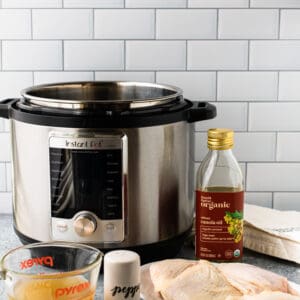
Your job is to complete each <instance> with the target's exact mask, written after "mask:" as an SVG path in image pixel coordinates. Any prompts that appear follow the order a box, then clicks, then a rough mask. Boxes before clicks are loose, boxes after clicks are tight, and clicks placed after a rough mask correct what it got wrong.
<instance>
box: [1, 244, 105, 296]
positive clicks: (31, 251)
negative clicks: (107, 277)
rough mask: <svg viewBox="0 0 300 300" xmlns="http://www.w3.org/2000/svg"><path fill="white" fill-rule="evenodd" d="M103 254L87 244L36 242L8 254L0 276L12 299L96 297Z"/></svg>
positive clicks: (6, 291)
mask: <svg viewBox="0 0 300 300" xmlns="http://www.w3.org/2000/svg"><path fill="white" fill-rule="evenodd" d="M102 257H103V254H102V253H101V252H100V251H99V250H98V249H95V248H92V247H89V246H86V245H81V244H74V243H65V242H50V243H36V244H31V245H27V246H23V247H19V248H16V249H14V250H11V251H9V252H8V253H7V254H6V255H4V257H3V258H2V260H1V262H0V272H1V273H0V275H1V279H2V280H4V282H5V293H6V295H7V298H8V299H9V300H54V299H55V300H71V299H72V300H93V299H94V296H95V291H96V284H97V279H98V275H99V269H100V266H101V262H102ZM0 297H1V299H3V295H2V296H0Z"/></svg>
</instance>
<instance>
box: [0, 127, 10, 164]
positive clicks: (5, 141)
mask: <svg viewBox="0 0 300 300" xmlns="http://www.w3.org/2000/svg"><path fill="white" fill-rule="evenodd" d="M0 145H1V151H0V161H1V162H8V161H10V158H11V155H10V151H11V150H10V148H11V147H10V146H11V145H10V135H9V133H7V132H1V133H0Z"/></svg>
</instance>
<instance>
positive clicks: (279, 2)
mask: <svg viewBox="0 0 300 300" xmlns="http://www.w3.org/2000/svg"><path fill="white" fill-rule="evenodd" d="M250 6H251V7H259V8H267V7H275V8H276V7H278V8H297V7H300V2H299V0H250Z"/></svg>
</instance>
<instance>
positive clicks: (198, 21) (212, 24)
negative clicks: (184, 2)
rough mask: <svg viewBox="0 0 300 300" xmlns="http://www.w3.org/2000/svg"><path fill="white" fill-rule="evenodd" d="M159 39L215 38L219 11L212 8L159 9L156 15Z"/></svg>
mask: <svg viewBox="0 0 300 300" xmlns="http://www.w3.org/2000/svg"><path fill="white" fill-rule="evenodd" d="M156 32H157V38H158V39H215V38H216V35H217V11H216V10H212V9H207V10H203V9H191V10H188V9H176V10H174V9H159V10H157V15H156Z"/></svg>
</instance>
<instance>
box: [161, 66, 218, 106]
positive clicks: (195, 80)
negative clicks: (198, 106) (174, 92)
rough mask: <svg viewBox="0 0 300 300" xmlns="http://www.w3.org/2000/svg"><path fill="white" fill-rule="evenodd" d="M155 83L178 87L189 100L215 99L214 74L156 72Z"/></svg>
mask: <svg viewBox="0 0 300 300" xmlns="http://www.w3.org/2000/svg"><path fill="white" fill-rule="evenodd" d="M156 81H157V82H159V83H165V84H171V85H175V86H178V87H180V88H181V89H182V90H183V95H184V97H185V98H187V99H190V100H198V101H200V100H201V101H214V100H215V99H216V73H215V72H157V74H156Z"/></svg>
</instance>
